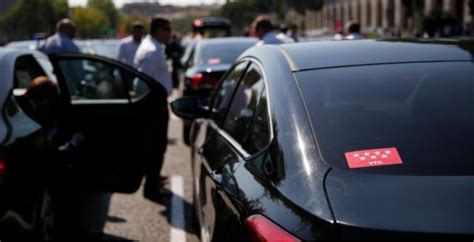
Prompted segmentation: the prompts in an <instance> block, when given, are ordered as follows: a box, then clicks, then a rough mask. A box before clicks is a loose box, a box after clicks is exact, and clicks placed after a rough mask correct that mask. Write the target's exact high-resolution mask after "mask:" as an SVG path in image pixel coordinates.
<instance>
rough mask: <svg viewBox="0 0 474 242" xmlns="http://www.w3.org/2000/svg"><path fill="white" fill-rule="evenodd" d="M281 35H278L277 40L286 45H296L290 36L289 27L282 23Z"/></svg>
mask: <svg viewBox="0 0 474 242" xmlns="http://www.w3.org/2000/svg"><path fill="white" fill-rule="evenodd" d="M279 31H280V32H279V33H278V34H277V35H276V37H277V39H279V40H280V41H281V42H282V43H284V44H290V43H294V42H295V40H294V39H293V38H291V37H290V36H288V25H286V24H284V23H282V24H280V28H279Z"/></svg>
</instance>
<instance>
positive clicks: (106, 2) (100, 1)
mask: <svg viewBox="0 0 474 242" xmlns="http://www.w3.org/2000/svg"><path fill="white" fill-rule="evenodd" d="M87 7H91V8H95V9H98V10H99V11H101V12H102V13H104V14H105V16H107V19H108V20H109V24H110V27H111V28H113V29H116V28H117V25H118V21H119V14H118V11H117V9H116V8H115V5H114V3H113V2H112V0H89V1H88V2H87Z"/></svg>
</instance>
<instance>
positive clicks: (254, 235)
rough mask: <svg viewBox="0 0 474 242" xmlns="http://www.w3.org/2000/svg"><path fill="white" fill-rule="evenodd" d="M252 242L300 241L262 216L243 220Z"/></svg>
mask: <svg viewBox="0 0 474 242" xmlns="http://www.w3.org/2000/svg"><path fill="white" fill-rule="evenodd" d="M245 225H246V226H247V229H248V231H249V234H250V239H251V240H252V241H278V242H294V241H301V240H299V239H298V238H296V237H295V236H293V235H291V234H290V233H288V232H286V231H285V230H283V229H282V228H280V227H279V226H278V225H276V224H275V223H273V222H272V221H270V220H269V219H267V218H265V217H264V216H262V215H252V216H250V217H248V218H247V219H246V220H245Z"/></svg>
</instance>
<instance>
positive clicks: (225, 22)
mask: <svg viewBox="0 0 474 242" xmlns="http://www.w3.org/2000/svg"><path fill="white" fill-rule="evenodd" d="M231 30H232V23H231V21H230V20H229V19H226V18H221V17H205V18H198V19H195V20H194V22H193V31H194V32H197V33H200V34H201V35H202V37H204V38H217V37H228V36H231Z"/></svg>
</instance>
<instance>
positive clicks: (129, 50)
mask: <svg viewBox="0 0 474 242" xmlns="http://www.w3.org/2000/svg"><path fill="white" fill-rule="evenodd" d="M143 30H144V29H143V25H142V24H141V23H140V22H135V23H133V26H132V34H131V35H130V36H128V37H127V38H124V39H122V41H121V43H120V45H119V52H118V57H117V59H118V60H119V61H121V62H122V63H125V64H127V65H129V66H134V59H135V54H136V53H137V49H138V46H140V43H141V42H142V38H143Z"/></svg>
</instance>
